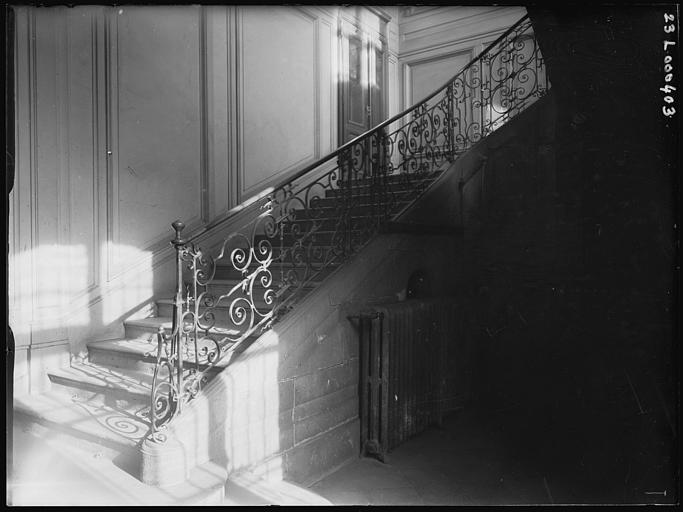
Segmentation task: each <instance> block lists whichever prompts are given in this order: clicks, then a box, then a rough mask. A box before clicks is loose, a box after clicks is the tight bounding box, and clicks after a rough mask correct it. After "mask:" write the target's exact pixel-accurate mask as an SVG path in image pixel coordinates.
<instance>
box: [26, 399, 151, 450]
mask: <svg viewBox="0 0 683 512" xmlns="http://www.w3.org/2000/svg"><path fill="white" fill-rule="evenodd" d="M148 412H149V405H145V406H143V405H137V404H136V405H135V406H130V405H127V406H122V404H121V403H120V402H119V403H116V402H113V403H112V404H110V405H103V404H97V403H90V402H89V401H87V400H81V399H78V398H76V399H72V398H69V397H66V396H64V394H62V393H59V392H54V391H48V392H46V393H41V394H37V395H25V396H21V397H15V398H14V413H15V414H16V415H18V416H19V417H22V418H23V419H26V420H29V421H33V422H36V423H38V424H40V425H44V426H47V427H49V428H50V429H54V430H56V431H58V432H62V433H66V434H69V435H70V437H72V438H73V439H74V441H75V442H76V443H77V444H78V445H80V446H82V447H88V448H91V449H92V448H93V447H97V448H98V450H99V453H100V455H101V456H104V457H112V458H113V457H116V456H117V455H119V454H120V453H124V452H125V453H129V454H131V453H134V452H136V451H137V450H136V447H137V445H138V443H139V442H141V441H142V440H143V439H144V438H145V437H146V436H147V435H148V434H149V431H150V424H149V420H148V419H147V413H148Z"/></svg>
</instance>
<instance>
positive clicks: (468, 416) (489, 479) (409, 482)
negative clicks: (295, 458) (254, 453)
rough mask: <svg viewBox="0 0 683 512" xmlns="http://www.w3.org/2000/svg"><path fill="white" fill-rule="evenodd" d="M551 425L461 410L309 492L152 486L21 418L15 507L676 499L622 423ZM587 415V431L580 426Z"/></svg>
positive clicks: (539, 416)
mask: <svg viewBox="0 0 683 512" xmlns="http://www.w3.org/2000/svg"><path fill="white" fill-rule="evenodd" d="M556 414H561V413H556ZM545 416H546V414H544V413H543V410H542V409H538V408H536V406H534V407H524V406H521V405H518V406H514V405H511V406H509V407H506V408H503V409H500V410H495V409H490V408H489V409H486V410H485V411H477V410H471V409H467V410H464V411H460V412H457V413H454V414H452V415H450V416H448V417H446V418H445V419H444V422H443V424H442V425H441V426H440V427H431V428H429V429H428V430H426V431H425V432H423V433H422V434H419V435H417V436H415V437H414V438H412V439H410V440H408V441H407V442H405V443H404V444H402V445H401V446H399V447H397V448H396V449H394V450H393V451H391V452H390V453H389V454H388V455H387V457H386V462H385V463H381V462H379V461H377V460H374V459H369V458H359V459H358V460H355V461H353V462H351V463H349V464H347V465H346V466H344V467H342V468H341V469H340V470H338V471H336V472H334V473H333V474H330V475H328V476H327V477H325V478H324V479H322V480H321V481H319V482H318V483H316V484H315V485H313V486H312V487H310V488H308V489H304V488H301V487H299V486H296V485H293V484H289V483H287V482H276V483H273V482H264V481H258V479H256V480H254V479H251V480H250V479H249V478H241V479H239V478H236V477H231V478H230V479H229V480H228V482H227V484H225V480H224V477H222V476H221V474H220V468H212V467H207V468H203V469H202V471H203V473H201V472H200V473H201V474H199V475H198V476H197V478H196V480H195V481H194V482H192V483H191V485H185V486H180V487H178V488H176V489H164V490H161V489H156V488H151V487H148V486H145V485H143V484H142V483H141V482H140V481H139V480H137V479H136V478H134V477H133V476H131V475H130V474H129V472H126V471H122V470H121V468H120V467H118V466H120V463H118V462H117V461H115V460H110V459H109V458H108V457H107V456H106V453H104V454H103V453H102V452H101V448H97V447H89V446H88V444H84V445H82V446H77V447H74V446H72V445H71V444H69V441H68V439H67V437H65V436H64V435H63V434H59V433H56V432H54V431H51V430H49V429H46V428H45V427H43V426H41V425H37V424H23V423H21V422H16V421H15V428H14V460H15V468H14V469H15V480H14V485H13V486H12V487H11V488H10V490H9V491H10V495H11V496H10V499H11V503H13V504H17V505H116V504H120V505H154V504H157V505H163V504H183V503H187V504H194V503H196V502H200V503H205V504H209V503H216V501H215V494H216V489H219V490H220V489H221V487H223V490H222V492H220V494H221V495H222V494H224V495H225V498H223V501H222V503H223V504H225V505H267V504H275V505H293V504H306V505H324V504H333V505H503V504H505V505H518V504H529V505H535V504H626V503H632V504H648V503H649V504H652V503H661V504H664V503H672V502H675V501H676V499H677V497H676V496H675V492H676V490H675V487H676V485H672V482H668V483H667V481H666V480H663V479H662V474H661V472H659V473H658V472H657V471H656V468H655V467H654V466H653V465H652V464H645V463H643V462H640V463H639V462H637V461H638V459H637V457H638V453H640V452H642V449H640V448H639V447H638V445H637V444H632V445H631V444H628V443H626V442H625V441H617V438H618V437H619V435H622V437H623V432H622V433H621V434H620V432H619V430H618V429H616V428H615V427H613V426H610V425H606V426H603V427H601V426H600V424H599V423H596V417H597V413H591V414H585V415H578V414H564V415H562V416H558V417H557V418H555V419H554V420H553V419H550V420H549V419H547V418H546V417H545ZM648 417H649V416H648V415H637V416H634V417H633V418H631V419H630V420H628V421H630V422H631V423H632V425H631V427H630V428H631V429H632V430H633V432H634V439H635V440H636V441H642V440H647V439H649V438H654V437H655V436H656V435H659V434H657V431H651V430H647V429H643V428H642V427H641V429H640V430H638V429H635V427H636V426H637V425H639V424H640V425H649V424H650V423H652V422H651V421H650V420H649V419H648ZM581 418H583V419H582V421H583V423H580V422H579V421H578V420H579V419H581ZM586 419H588V420H590V421H589V422H588V423H586V422H585V420H586ZM622 430H623V429H622ZM611 439H614V440H615V441H614V442H612V441H610V440H611ZM641 444H642V443H641ZM629 457H630V458H629ZM653 460H655V461H656V460H659V459H658V458H654V459H653ZM117 464H118V465H117ZM663 492H667V494H666V495H664V494H663ZM212 493H213V495H212ZM672 493H674V494H673V495H672Z"/></svg>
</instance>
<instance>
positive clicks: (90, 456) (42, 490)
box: [8, 394, 228, 506]
mask: <svg viewBox="0 0 683 512" xmlns="http://www.w3.org/2000/svg"><path fill="white" fill-rule="evenodd" d="M74 407H76V409H74ZM15 408H16V409H15V410H16V411H18V418H17V419H18V421H15V429H21V432H20V435H21V436H22V439H21V440H20V441H21V442H20V443H16V442H17V440H18V439H17V437H18V434H17V433H15V452H16V453H17V458H15V472H14V477H15V479H14V482H12V483H10V482H8V485H13V486H14V487H13V489H12V497H13V503H12V504H13V505H17V506H26V505H28V506H31V505H34V506H83V505H90V506H113V505H123V506H140V505H162V504H167V505H172V506H173V505H205V504H215V505H220V504H222V503H223V499H224V497H225V494H224V490H225V487H226V482H227V477H228V475H227V471H226V469H225V468H224V467H223V466H222V465H220V464H217V463H215V462H207V463H204V464H202V465H199V466H197V467H195V468H193V469H192V471H191V472H190V475H189V478H188V480H186V481H185V482H181V483H179V484H175V485H171V486H167V487H163V488H160V487H154V486H150V485H146V484H144V483H143V482H141V481H140V461H141V456H140V452H139V449H138V447H137V446H136V445H137V444H138V443H139V441H136V437H131V434H130V432H127V431H126V429H125V428H123V425H122V424H121V423H120V421H121V419H120V416H121V413H120V412H119V411H116V410H114V409H111V412H105V410H107V411H108V409H106V408H103V409H102V411H100V414H91V413H89V412H88V411H87V410H86V409H83V408H82V407H80V406H74V404H73V403H72V402H71V401H69V400H65V399H64V398H63V397H61V396H59V395H52V394H44V395H31V396H30V397H22V398H18V399H15ZM117 422H119V423H118V426H119V430H118V431H117V430H116V429H115V428H113V427H114V426H116V424H117ZM17 444H19V445H21V446H17ZM24 462H26V464H23V463H24ZM36 464H38V465H39V467H36Z"/></svg>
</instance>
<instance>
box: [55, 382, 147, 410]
mask: <svg viewBox="0 0 683 512" xmlns="http://www.w3.org/2000/svg"><path fill="white" fill-rule="evenodd" d="M50 381H51V388H50V389H51V391H54V392H55V393H58V394H59V395H62V396H64V397H66V398H70V399H72V400H76V401H79V402H87V403H88V404H90V405H106V406H109V407H114V408H118V409H128V408H129V407H136V406H140V407H142V406H146V405H149V401H150V394H151V390H150V393H148V394H147V395H142V394H138V393H131V392H127V391H125V390H114V389H107V388H100V389H97V388H96V387H95V386H90V385H88V384H84V383H82V382H78V381H72V380H68V379H62V378H58V377H55V376H53V375H50Z"/></svg>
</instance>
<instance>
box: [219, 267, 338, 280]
mask: <svg viewBox="0 0 683 512" xmlns="http://www.w3.org/2000/svg"><path fill="white" fill-rule="evenodd" d="M335 268H337V267H336V266H329V267H328V268H325V269H323V270H322V271H320V272H319V273H318V274H317V275H316V276H315V277H314V278H313V281H314V282H320V281H322V280H323V279H325V278H326V277H327V276H328V275H330V274H331V273H332V272H333V271H334V269H335ZM254 270H255V268H253V269H251V271H252V272H253V271H254ZM268 270H270V273H271V275H272V277H273V282H280V281H281V279H282V273H283V272H284V274H285V275H286V274H287V272H289V271H292V270H293V271H295V272H297V273H298V274H300V275H302V276H303V274H304V273H305V269H304V268H301V267H294V266H292V265H289V266H287V265H285V266H284V267H283V266H281V265H277V264H273V265H271V266H270V267H269V268H268ZM312 272H313V271H310V270H309V275H310V274H312ZM241 278H242V274H241V272H239V271H238V270H235V269H234V268H232V267H229V266H222V267H218V268H217V269H216V277H215V279H241ZM257 279H258V276H257Z"/></svg>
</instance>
